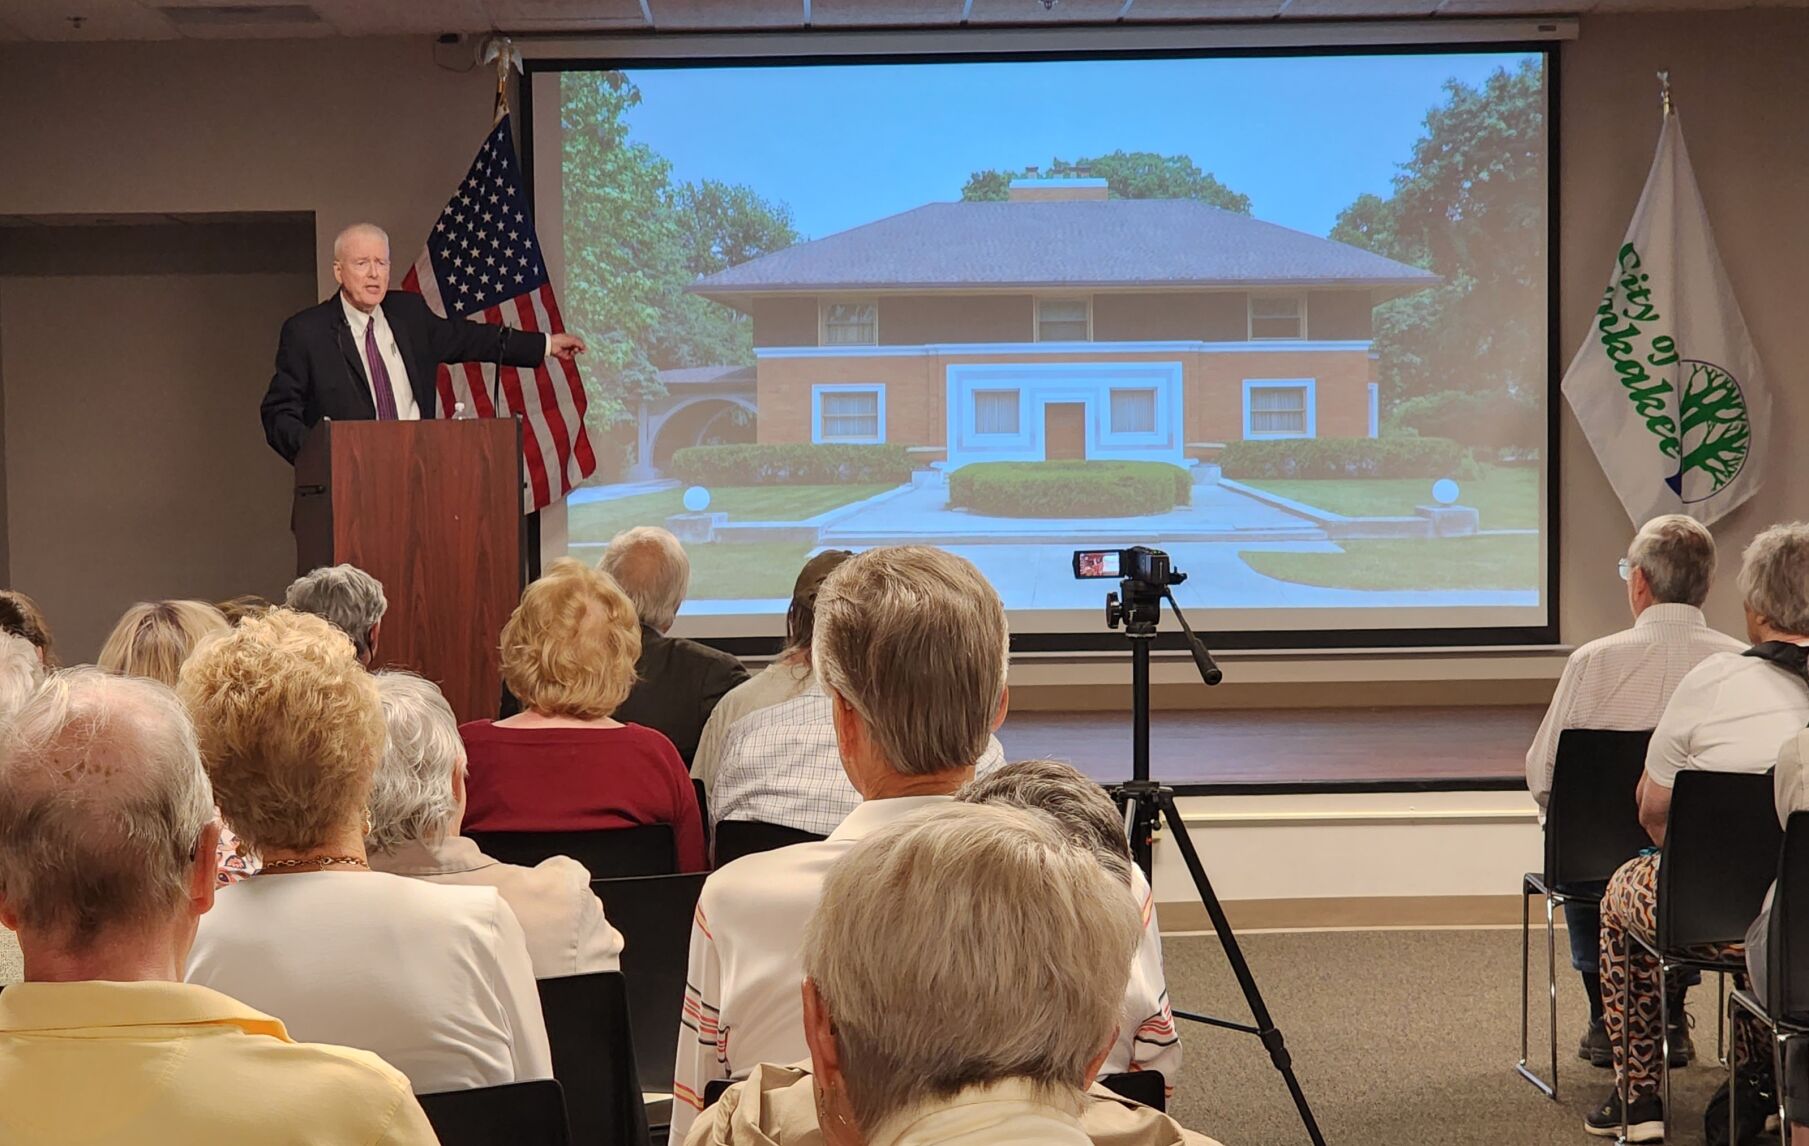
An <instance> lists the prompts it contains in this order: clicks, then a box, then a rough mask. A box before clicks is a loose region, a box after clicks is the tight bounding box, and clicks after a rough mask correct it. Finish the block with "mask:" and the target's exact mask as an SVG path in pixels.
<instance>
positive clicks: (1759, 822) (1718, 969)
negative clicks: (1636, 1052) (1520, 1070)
mask: <svg viewBox="0 0 1809 1146" xmlns="http://www.w3.org/2000/svg"><path fill="white" fill-rule="evenodd" d="M1782 844H1783V832H1782V831H1781V830H1780V829H1779V827H1778V816H1777V812H1776V811H1775V810H1774V800H1773V796H1772V780H1771V773H1769V772H1766V773H1763V774H1757V775H1755V774H1753V773H1750V772H1701V771H1693V770H1692V771H1685V772H1679V773H1678V774H1677V779H1676V781H1675V783H1674V785H1673V787H1672V788H1671V815H1670V819H1669V821H1668V822H1667V823H1666V825H1665V842H1664V848H1663V850H1662V851H1661V852H1660V853H1659V861H1658V919H1657V921H1656V923H1657V927H1656V929H1655V932H1654V935H1653V941H1652V942H1650V943H1648V942H1646V940H1645V939H1644V938H1642V937H1641V936H1638V935H1635V934H1633V933H1632V932H1624V933H1623V939H1624V940H1626V942H1623V943H1622V945H1621V949H1620V951H1619V952H1617V956H1618V957H1619V958H1621V959H1627V958H1629V957H1630V952H1631V947H1630V946H1629V945H1628V944H1629V943H1637V944H1639V945H1640V947H1641V948H1643V949H1644V950H1645V951H1646V952H1647V953H1648V954H1650V955H1651V956H1652V957H1653V958H1654V959H1656V960H1657V961H1658V1016H1659V1022H1661V1023H1662V1024H1663V1027H1664V1035H1663V1037H1662V1040H1661V1042H1660V1045H1659V1056H1658V1060H1659V1068H1658V1069H1659V1071H1660V1072H1661V1075H1662V1078H1663V1088H1664V1090H1663V1101H1664V1118H1665V1136H1666V1137H1667V1138H1669V1137H1670V1131H1671V1067H1670V1060H1671V1006H1670V986H1669V983H1670V975H1671V972H1673V971H1681V970H1683V969H1685V968H1689V967H1694V968H1696V969H1697V970H1700V971H1711V972H1714V973H1716V974H1719V975H1730V974H1735V973H1738V972H1740V971H1744V970H1745V969H1746V962H1745V959H1744V958H1742V957H1739V956H1734V957H1731V958H1719V959H1716V958H1704V957H1703V956H1701V955H1700V954H1697V953H1696V952H1697V951H1698V950H1699V949H1700V948H1703V947H1709V946H1714V945H1719V944H1723V943H1740V942H1744V941H1745V939H1746V929H1747V928H1748V927H1750V926H1751V925H1752V921H1753V920H1754V919H1756V918H1758V915H1759V908H1760V906H1761V905H1762V904H1763V903H1764V901H1765V889H1766V888H1768V887H1770V886H1771V881H1772V878H1773V877H1774V876H1775V875H1776V874H1777V868H1778V852H1779V849H1780V847H1781V846H1782ZM1631 1005H1632V1003H1631V1000H1630V998H1629V992H1628V990H1627V989H1626V988H1623V990H1622V993H1621V1013H1622V1014H1623V1015H1624V1014H1627V1013H1628V1012H1629V1010H1630V1008H1631ZM1628 1025H1629V1024H1627V1023H1622V1024H1621V1052H1622V1055H1623V1057H1624V1056H1625V1055H1626V1054H1627V1052H1628V1049H1629V1048H1628V1045H1627V1036H1628V1032H1627V1028H1628ZM1626 1118H1627V1095H1626V1087H1625V1083H1624V1082H1623V1083H1622V1084H1621V1122H1622V1126H1621V1138H1622V1139H1623V1140H1624V1139H1625V1138H1626V1137H1627V1127H1626Z"/></svg>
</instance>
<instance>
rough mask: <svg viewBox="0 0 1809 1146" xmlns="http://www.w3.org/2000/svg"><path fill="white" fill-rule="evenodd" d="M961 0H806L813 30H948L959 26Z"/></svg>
mask: <svg viewBox="0 0 1809 1146" xmlns="http://www.w3.org/2000/svg"><path fill="white" fill-rule="evenodd" d="M964 7H966V4H965V3H964V0H810V23H811V26H813V27H817V28H886V27H905V26H911V25H916V26H919V27H948V26H950V25H954V24H959V23H960V22H961V12H962V9H963V8H964Z"/></svg>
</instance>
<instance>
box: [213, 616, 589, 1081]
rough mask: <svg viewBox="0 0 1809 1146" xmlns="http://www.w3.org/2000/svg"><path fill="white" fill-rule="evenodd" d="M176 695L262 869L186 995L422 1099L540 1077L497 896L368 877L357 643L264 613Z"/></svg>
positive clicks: (547, 1065)
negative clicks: (253, 1017)
mask: <svg viewBox="0 0 1809 1146" xmlns="http://www.w3.org/2000/svg"><path fill="white" fill-rule="evenodd" d="M178 691H179V692H180V694H181V696H182V699H183V700H184V701H185V702H186V703H187V705H188V708H189V711H190V712H191V713H192V714H193V715H194V718H195V730H196V733H197V736H198V739H199V741H200V746H201V756H202V760H203V762H204V763H205V764H206V766H207V772H208V776H209V778H210V779H212V781H213V788H214V798H215V799H216V800H218V801H219V804H220V811H221V813H222V814H223V815H224V816H225V818H226V821H227V823H229V824H231V825H232V827H233V829H234V830H235V831H236V832H238V834H239V836H240V837H241V838H243V839H244V841H245V842H246V843H247V844H248V845H249V846H250V847H251V848H252V849H253V850H255V851H256V852H257V853H258V856H259V857H260V858H261V859H262V860H263V863H264V866H263V870H262V871H261V872H259V873H258V874H257V875H255V876H252V877H251V878H250V879H246V880H243V881H241V882H239V883H236V884H234V885H233V886H231V887H228V888H225V889H224V890H222V891H221V892H220V893H219V895H218V896H217V897H216V899H215V901H214V908H213V910H212V911H210V912H208V913H207V914H206V915H205V916H203V917H202V918H201V921H200V926H199V930H198V932H197V934H196V937H195V946H194V951H193V953H192V955H191V956H190V958H189V965H188V981H189V982H191V983H198V984H200V985H202V986H205V987H212V988H214V989H215V990H217V991H221V992H223V993H225V994H228V995H231V996H233V997H234V998H236V999H239V1000H241V1001H242V1002H244V1003H246V1004H248V1005H250V1006H252V1007H255V1008H257V1009H258V1010H260V1011H263V1012H265V1013H267V1014H270V1015H274V1016H275V1017H277V1018H279V1019H281V1020H283V1023H284V1024H285V1025H286V1026H287V1027H288V1030H289V1033H290V1035H292V1036H293V1037H295V1038H296V1039H299V1040H302V1041H306V1042H327V1043H337V1044H340V1045H342V1046H351V1047H358V1048H360V1049H362V1050H368V1051H374V1052H375V1053H376V1054H378V1055H380V1056H382V1057H383V1058H384V1059H385V1060H386V1061H388V1062H389V1063H390V1065H392V1066H394V1067H395V1068H396V1069H398V1070H400V1071H402V1073H404V1074H406V1075H407V1076H408V1080H409V1082H410V1083H412V1084H413V1086H414V1088H415V1091H416V1092H417V1093H427V1092H431V1091H439V1090H460V1089H465V1088H468V1087H477V1086H495V1085H499V1084H501V1083H506V1082H518V1081H523V1080H527V1079H536V1078H550V1077H552V1073H553V1071H552V1056H551V1052H550V1051H549V1049H548V1046H547V1035H546V1025H545V1023H544V1021H543V1020H542V1018H541V1015H540V997H539V995H538V993H537V992H536V990H535V986H534V971H533V966H532V964H531V963H530V961H529V958H528V949H527V944H526V942H525V941H524V940H523V938H522V932H521V925H520V924H519V923H517V922H516V921H515V914H514V913H513V912H512V911H510V910H509V906H508V904H507V903H505V902H504V901H503V898H502V896H501V895H499V894H498V893H497V891H496V890H495V889H494V888H489V887H441V886H438V885H436V884H432V883H427V882H425V881H423V880H417V879H406V878H404V877H402V876H398V875H387V874H384V873H382V872H374V871H372V870H371V869H370V864H369V861H368V860H367V859H366V856H365V850H364V835H365V829H366V828H367V827H368V825H369V823H370V818H369V813H368V812H367V811H366V810H365V808H366V803H367V801H368V800H369V798H370V792H371V779H372V776H373V775H374V773H375V772H376V769H377V762H378V761H379V760H380V759H381V758H382V755H383V748H384V735H385V733H384V724H383V710H382V707H381V706H380V705H379V703H378V700H377V685H376V682H375V681H374V680H373V679H372V678H371V676H370V674H369V673H367V672H365V671H364V669H363V668H362V667H361V666H360V665H359V663H358V658H357V655H356V654H355V653H354V652H353V649H352V642H351V641H350V640H349V639H348V638H347V637H346V636H345V635H344V634H343V633H340V632H339V631H338V630H336V629H334V628H333V626H332V625H330V624H328V623H327V622H326V621H323V620H321V619H320V618H319V617H310V616H303V615H301V614H299V613H293V612H290V611H288V610H286V609H278V610H273V611H272V612H270V613H268V614H266V615H265V616H262V617H258V618H255V619H252V620H246V621H244V622H242V623H241V624H240V625H239V627H238V628H237V629H235V630H233V631H232V632H231V633H229V634H227V635H225V636H223V637H219V638H217V639H215V640H212V641H209V642H207V643H206V644H205V645H203V646H202V647H201V648H200V649H199V650H197V651H196V653H195V655H194V656H192V657H191V658H189V662H188V663H187V664H186V665H184V666H183V667H182V680H181V684H180V686H179V690H178Z"/></svg>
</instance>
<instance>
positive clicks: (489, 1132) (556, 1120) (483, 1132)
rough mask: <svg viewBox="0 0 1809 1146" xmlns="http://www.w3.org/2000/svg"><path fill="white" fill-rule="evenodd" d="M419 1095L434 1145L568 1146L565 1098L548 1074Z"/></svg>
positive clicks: (569, 1136)
mask: <svg viewBox="0 0 1809 1146" xmlns="http://www.w3.org/2000/svg"><path fill="white" fill-rule="evenodd" d="M419 1097H420V1100H421V1109H422V1110H424V1111H426V1112H427V1121H428V1122H430V1123H432V1124H433V1132H434V1133H435V1134H437V1135H438V1136H439V1139H440V1146H496V1144H497V1143H499V1142H507V1143H509V1146H571V1141H572V1138H571V1133H570V1131H569V1130H567V1128H566V1125H565V1099H564V1098H563V1097H562V1095H561V1094H560V1090H559V1084H558V1083H557V1082H555V1081H553V1080H552V1079H550V1078H543V1079H539V1080H537V1081H535V1082H511V1083H507V1084H505V1085H503V1086H480V1087H477V1088H476V1089H473V1090H447V1091H441V1092H440V1093H438V1094H423V1095H420V1096H419Z"/></svg>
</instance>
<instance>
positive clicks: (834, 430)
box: [822, 390, 879, 441]
mask: <svg viewBox="0 0 1809 1146" xmlns="http://www.w3.org/2000/svg"><path fill="white" fill-rule="evenodd" d="M822 402H823V404H822V411H823V437H824V438H825V439H828V440H832V441H835V440H845V439H864V440H867V441H877V440H878V439H879V391H877V390H842V391H835V392H831V393H827V394H824V395H823V396H822Z"/></svg>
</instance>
